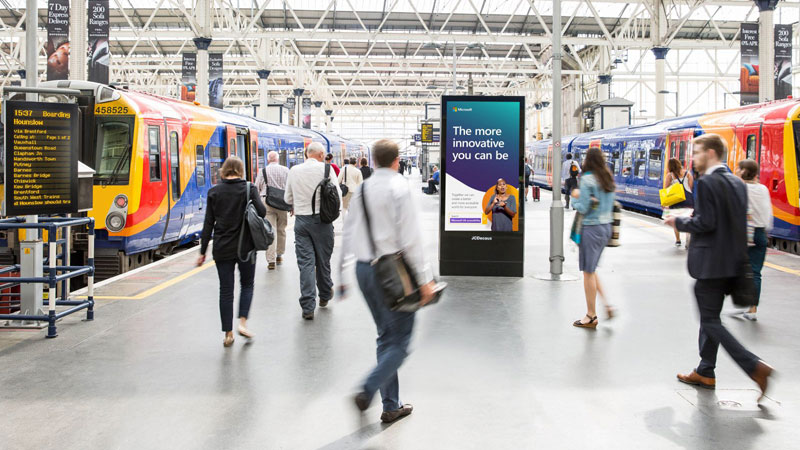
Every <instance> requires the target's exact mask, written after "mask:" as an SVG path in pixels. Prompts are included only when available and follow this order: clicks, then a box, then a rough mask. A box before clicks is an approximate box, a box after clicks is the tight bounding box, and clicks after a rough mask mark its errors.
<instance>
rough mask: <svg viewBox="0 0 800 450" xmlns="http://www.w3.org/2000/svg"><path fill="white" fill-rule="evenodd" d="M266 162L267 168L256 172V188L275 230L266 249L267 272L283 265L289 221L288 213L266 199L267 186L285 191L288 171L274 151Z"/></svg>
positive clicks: (269, 154)
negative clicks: (273, 237)
mask: <svg viewBox="0 0 800 450" xmlns="http://www.w3.org/2000/svg"><path fill="white" fill-rule="evenodd" d="M267 162H268V164H267V167H265V168H263V169H261V170H260V171H259V172H258V176H257V177H256V188H258V192H259V194H261V198H262V199H263V200H264V202H265V203H266V204H267V220H269V223H271V224H272V227H273V228H274V229H275V240H274V241H272V244H271V245H270V246H269V248H268V249H267V268H268V270H274V269H275V265H276V264H281V263H283V253H284V252H285V251H286V224H287V223H288V220H289V217H288V216H289V211H284V210H281V209H278V208H275V207H272V206H270V204H269V202H268V200H267V198H266V196H267V186H269V187H270V188H273V189H280V190H281V191H285V190H286V179H287V178H288V177H289V169H287V168H286V167H284V166H282V165H280V163H279V162H278V152H275V151H272V152H269V153H268V154H267ZM265 176H266V178H265ZM279 192H280V191H279Z"/></svg>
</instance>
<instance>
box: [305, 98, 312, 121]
mask: <svg viewBox="0 0 800 450" xmlns="http://www.w3.org/2000/svg"><path fill="white" fill-rule="evenodd" d="M303 128H311V99H310V98H304V99H303Z"/></svg>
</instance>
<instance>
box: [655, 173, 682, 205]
mask: <svg viewBox="0 0 800 450" xmlns="http://www.w3.org/2000/svg"><path fill="white" fill-rule="evenodd" d="M677 180H679V178H678V179H676V181H677ZM658 196H659V197H660V199H661V206H672V205H676V204H678V203H680V202H682V201H684V200H686V189H684V187H683V183H672V184H670V185H669V186H667V187H666V188H664V189H659V190H658Z"/></svg>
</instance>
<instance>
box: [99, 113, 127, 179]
mask: <svg viewBox="0 0 800 450" xmlns="http://www.w3.org/2000/svg"><path fill="white" fill-rule="evenodd" d="M132 138H133V118H123V117H109V118H100V119H99V120H98V123H97V139H96V140H95V142H97V149H96V151H97V154H96V159H95V161H96V162H97V163H96V164H97V166H96V167H95V171H96V173H95V177H94V184H128V177H129V175H130V168H131V148H132V142H133V140H132Z"/></svg>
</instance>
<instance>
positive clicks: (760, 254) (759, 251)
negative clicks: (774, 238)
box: [747, 228, 767, 306]
mask: <svg viewBox="0 0 800 450" xmlns="http://www.w3.org/2000/svg"><path fill="white" fill-rule="evenodd" d="M753 241H754V242H755V243H756V245H754V246H753V247H747V255H748V256H749V257H750V267H752V268H753V282H754V283H755V285H756V304H755V306H758V303H759V300H761V269H762V268H763V267H764V259H765V258H766V257H767V233H766V232H765V231H764V229H763V228H756V229H755V233H754V234H753Z"/></svg>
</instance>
